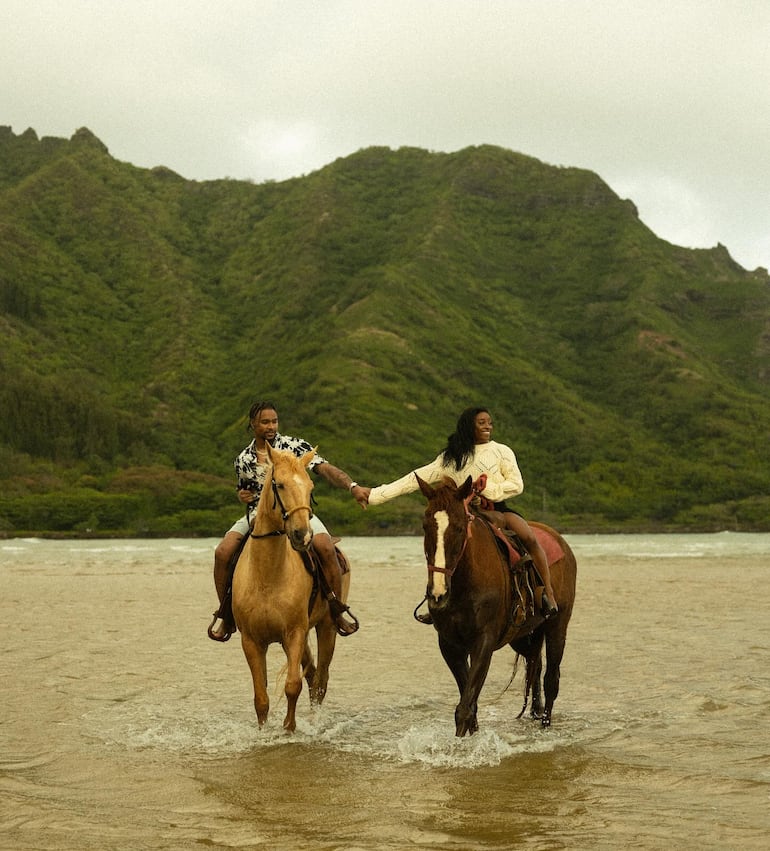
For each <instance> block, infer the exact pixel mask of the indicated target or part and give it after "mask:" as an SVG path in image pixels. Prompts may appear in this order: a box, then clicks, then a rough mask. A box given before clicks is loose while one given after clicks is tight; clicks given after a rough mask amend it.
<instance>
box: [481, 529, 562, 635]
mask: <svg viewBox="0 0 770 851" xmlns="http://www.w3.org/2000/svg"><path fill="white" fill-rule="evenodd" d="M478 517H479V519H481V520H483V521H484V522H485V523H486V524H487V526H488V527H489V529H490V530H491V532H492V534H493V536H494V539H495V543H496V544H497V547H498V549H499V550H500V554H501V555H502V557H503V558H504V559H505V563H506V564H507V565H508V570H509V571H510V574H511V585H512V587H513V606H512V610H511V621H512V622H513V624H514V625H515V626H521V625H523V624H524V623H525V622H526V621H528V620H529V619H530V618H534V617H535V615H536V614H537V613H539V612H540V608H541V605H542V598H543V592H544V591H545V583H544V582H543V579H542V577H541V576H540V572H539V571H538V569H537V567H535V562H534V561H533V560H532V556H531V555H530V554H529V552H528V551H527V548H526V547H525V546H524V544H523V543H522V541H521V538H519V536H518V535H517V534H516V533H515V532H512V531H510V530H509V529H501V528H500V527H499V526H496V525H495V524H494V523H492V522H491V521H490V520H488V519H487V518H486V517H484V516H483V514H478ZM538 531H539V530H538ZM538 538H540V535H538ZM541 543H542V542H541ZM547 555H548V556H549V562H550V560H551V559H550V555H551V554H550V553H547Z"/></svg>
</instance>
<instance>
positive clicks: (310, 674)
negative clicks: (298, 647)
mask: <svg viewBox="0 0 770 851" xmlns="http://www.w3.org/2000/svg"><path fill="white" fill-rule="evenodd" d="M302 675H303V676H304V678H305V682H306V683H307V687H308V688H309V689H310V700H311V701H312V700H313V682H314V680H315V676H316V666H315V658H314V657H313V651H312V650H311V649H310V642H309V641H308V639H307V637H306V638H305V649H304V650H303V651H302Z"/></svg>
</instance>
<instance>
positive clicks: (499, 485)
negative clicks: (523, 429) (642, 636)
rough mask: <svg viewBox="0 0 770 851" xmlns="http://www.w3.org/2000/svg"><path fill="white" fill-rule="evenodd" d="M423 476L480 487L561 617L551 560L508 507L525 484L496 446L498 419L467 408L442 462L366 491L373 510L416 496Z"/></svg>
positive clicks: (547, 603) (508, 454)
mask: <svg viewBox="0 0 770 851" xmlns="http://www.w3.org/2000/svg"><path fill="white" fill-rule="evenodd" d="M418 476H419V478H420V479H422V480H423V481H424V482H428V483H429V484H435V483H438V482H440V481H442V480H443V479H444V478H445V477H449V478H451V479H452V480H453V481H454V482H455V483H456V484H458V485H459V484H462V483H463V482H464V481H465V479H467V478H468V476H471V478H472V479H473V481H474V482H475V481H479V480H480V484H479V491H480V496H481V497H483V498H484V499H485V500H486V501H487V502H488V503H491V505H490V506H489V507H490V508H493V509H494V510H495V511H496V512H499V514H500V518H501V521H502V525H504V526H505V528H507V529H509V530H510V531H512V532H514V533H515V534H516V536H517V537H518V538H519V540H521V542H522V544H523V545H524V547H525V548H526V550H527V552H528V553H529V554H530V555H531V556H532V561H533V562H534V563H535V567H536V568H537V571H538V573H539V574H540V576H541V578H542V580H543V584H544V585H545V593H544V594H543V602H542V612H543V615H544V616H545V617H553V616H554V615H555V614H556V613H557V612H558V607H557V605H556V596H555V595H554V593H553V588H552V587H551V572H550V570H549V569H548V559H547V558H546V555H545V552H544V551H543V548H542V547H541V546H540V543H539V542H538V540H537V537H536V536H535V534H534V532H533V531H532V529H531V528H530V526H529V524H528V523H527V521H526V520H525V519H524V518H523V517H522V516H521V515H520V514H519V513H518V512H516V511H514V510H513V509H512V508H510V507H509V506H508V505H507V504H506V500H507V499H510V498H511V497H514V496H518V495H519V494H520V493H521V492H522V491H523V490H524V480H523V479H522V476H521V471H520V470H519V465H518V464H517V463H516V456H515V455H514V454H513V450H512V449H511V448H510V447H509V446H506V445H505V444H504V443H497V442H495V441H494V440H492V417H491V415H490V413H489V410H488V409H487V408H466V409H465V410H464V411H463V412H462V413H461V414H460V416H459V418H458V420H457V426H456V427H455V430H454V432H453V433H452V434H450V435H449V437H448V439H447V445H446V446H445V447H444V449H443V450H442V452H441V453H440V454H439V455H438V456H437V458H436V459H435V460H434V461H433V462H431V463H430V464H427V465H426V466H424V467H419V468H418V469H416V470H412V472H410V473H407V475H405V476H402V477H401V478H400V479H396V481H394V482H390V483H389V484H386V485H379V486H378V487H376V488H364V491H365V492H366V495H367V498H368V504H369V505H380V504H382V503H383V502H387V501H388V500H390V499H394V498H395V497H397V496H402V495H403V494H406V493H412V492H413V491H416V490H417V488H418V480H417V477H418ZM418 620H420V621H421V622H422V623H431V617H430V615H420V616H419V617H418Z"/></svg>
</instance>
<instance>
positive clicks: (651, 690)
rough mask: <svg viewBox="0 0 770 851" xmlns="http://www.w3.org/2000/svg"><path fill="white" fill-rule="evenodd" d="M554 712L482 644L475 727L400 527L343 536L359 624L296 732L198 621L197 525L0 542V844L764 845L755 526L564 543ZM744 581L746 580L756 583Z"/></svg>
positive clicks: (763, 569) (277, 696)
mask: <svg viewBox="0 0 770 851" xmlns="http://www.w3.org/2000/svg"><path fill="white" fill-rule="evenodd" d="M568 540H569V542H570V544H571V545H572V547H573V549H574V550H575V552H576V555H577V558H578V596H577V601H576V605H575V612H574V614H573V618H572V623H571V624H570V629H569V635H568V640H567V649H566V653H565V658H564V662H563V664H562V676H561V692H560V695H559V698H558V700H557V702H556V706H555V709H554V718H553V726H552V727H551V728H550V729H549V730H546V731H543V730H541V729H540V728H539V727H538V726H537V725H536V724H534V723H533V722H531V721H529V720H528V719H526V718H522V719H521V720H516V715H517V714H518V712H519V710H520V709H521V705H522V702H523V665H522V666H521V669H520V670H519V672H518V674H517V676H516V678H515V679H514V681H513V684H512V685H510V687H509V681H510V679H511V673H512V666H513V661H514V655H513V653H512V652H510V651H508V650H504V651H499V652H498V653H497V654H495V657H494V660H493V664H492V667H491V670H490V673H489V676H488V678H487V683H486V686H485V689H484V691H483V693H482V696H481V701H480V712H479V725H480V730H479V732H478V733H477V734H476V735H475V736H473V737H470V738H466V739H456V738H455V736H454V723H453V712H454V706H455V703H456V702H457V696H456V690H455V686H454V682H453V680H452V678H451V676H450V674H449V672H448V670H447V669H446V667H445V666H444V663H443V661H442V660H441V657H440V655H439V652H438V648H437V645H436V637H435V632H434V631H433V630H432V629H431V628H430V627H425V626H422V625H420V624H417V623H416V622H415V621H414V620H413V619H412V616H411V613H412V609H413V608H414V606H415V605H416V604H417V602H419V600H420V598H421V597H422V593H423V590H424V584H425V578H426V577H425V567H424V563H423V556H422V541H421V540H420V539H418V538H396V539H383V538H348V539H345V540H344V541H343V543H342V546H343V548H344V550H345V552H346V553H347V554H348V556H349V557H350V560H351V562H352V566H353V579H352V588H351V604H352V607H353V610H354V611H355V613H356V614H357V615H358V616H359V618H360V619H361V622H362V628H361V630H360V632H359V633H358V634H357V635H355V636H353V637H351V638H348V639H340V640H339V641H338V643H337V652H336V655H335V659H334V663H333V666H332V674H331V680H330V688H329V693H328V696H327V698H326V702H325V703H324V706H323V707H322V708H321V709H320V710H311V707H310V705H309V701H308V699H307V694H306V693H304V694H303V695H302V697H301V699H300V705H299V710H298V730H297V732H296V733H295V734H293V735H289V734H286V733H285V732H284V731H283V729H282V726H281V725H282V720H283V714H284V711H285V701H284V699H283V696H282V684H281V682H280V680H278V678H277V674H278V672H279V669H280V668H281V666H282V664H283V657H282V654H281V652H280V650H279V649H278V648H274V651H272V652H271V656H270V662H271V666H270V676H271V682H270V689H271V695H272V708H271V713H270V718H269V720H268V724H267V725H266V727H265V728H264V729H263V730H259V729H258V728H257V725H256V720H255V717H254V714H253V705H252V702H251V701H252V695H251V680H250V677H249V673H248V669H247V666H246V663H245V660H244V658H243V654H242V652H241V650H240V646H239V642H238V640H237V638H234V639H233V640H232V641H230V642H229V643H228V644H225V645H220V644H216V643H214V642H211V641H209V640H208V639H207V638H206V627H207V626H208V622H209V620H210V612H211V611H212V609H213V607H214V606H213V603H214V600H213V591H212V586H211V575H210V564H211V559H212V553H213V548H214V545H215V543H216V542H215V541H213V540H191V541H184V540H182V541H180V540H169V541H144V540H137V541H40V540H9V541H0V583H1V587H2V595H0V597H1V599H0V613H1V614H2V618H1V620H2V625H3V627H4V629H3V635H4V640H3V645H2V653H0V674H2V682H3V704H2V706H3V708H2V715H1V716H0V718H2V724H1V725H0V746H1V747H0V847H1V848H8V849H10V848H13V849H43V848H45V849H56V850H57V851H58V849H91V848H94V849H97V848H98V849H113V848H114V849H143V848H147V849H189V848H195V847H205V848H243V849H247V848H269V849H278V851H283V850H284V849H285V851H298V849H311V848H312V849H319V851H320V849H342V848H345V849H413V848H414V849H438V848H442V849H468V850H469V851H470V849H509V848H517V847H521V848H536V849H537V848H542V849H553V848H570V849H573V848H594V849H595V848H600V849H618V848H628V847H633V848H645V849H647V848H649V849H656V848H661V849H662V848H670V847H672V846H674V845H676V846H678V847H683V848H715V849H716V848H719V849H725V848H729V849H731V848H736V849H737V848H744V849H754V848H757V849H759V848H765V847H766V844H767V836H768V832H769V831H770V733H768V730H769V729H770V725H769V723H768V722H770V672H769V671H768V656H769V651H770V618H768V616H767V612H768V609H770V605H769V604H770V592H769V591H768V587H767V581H766V580H767V577H768V569H769V568H770V536H768V535H743V534H734V533H723V534H719V535H659V536H644V535H621V536H609V535H602V536H581V535H576V536H572V537H569V539H568ZM763 580H764V581H763Z"/></svg>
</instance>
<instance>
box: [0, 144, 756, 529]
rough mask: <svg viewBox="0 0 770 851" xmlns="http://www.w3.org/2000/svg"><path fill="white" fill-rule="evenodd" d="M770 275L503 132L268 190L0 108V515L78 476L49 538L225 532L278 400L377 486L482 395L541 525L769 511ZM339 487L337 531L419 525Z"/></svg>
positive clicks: (372, 152) (684, 519) (747, 523)
mask: <svg viewBox="0 0 770 851" xmlns="http://www.w3.org/2000/svg"><path fill="white" fill-rule="evenodd" d="M768 283H769V281H768V275H767V272H766V270H764V269H757V270H754V271H752V272H749V271H746V270H744V269H742V268H741V267H740V266H739V265H738V264H737V263H735V261H734V260H733V259H732V258H731V257H730V255H729V251H728V250H727V249H726V248H724V247H723V246H716V247H715V248H712V249H694V250H691V249H685V248H681V247H678V246H673V245H670V244H669V243H667V242H666V241H665V240H661V239H659V238H658V237H657V236H656V235H655V234H654V233H653V232H652V231H651V230H650V229H649V228H647V227H646V225H644V224H643V223H642V222H641V221H640V220H639V218H638V214H637V211H636V208H635V206H634V205H633V203H632V202H631V201H629V200H624V199H620V198H618V197H617V195H615V193H614V192H613V191H612V190H611V189H610V187H608V186H607V185H606V184H605V183H604V182H603V181H602V180H601V179H600V178H599V177H598V176H596V175H594V174H593V173H591V172H588V171H585V170H582V169H575V168H562V167H554V166H549V165H546V164H544V163H541V162H540V161H538V160H536V159H534V158H532V157H526V156H524V155H522V154H517V153H515V152H512V151H507V150H505V149H502V148H497V147H494V146H489V145H480V146H476V147H473V148H466V149H464V150H462V151H458V152H456V153H454V154H434V153H430V152H427V151H423V150H421V149H417V148H403V149H399V150H397V151H393V150H391V149H389V148H385V147H373V148H367V149H364V150H361V151H359V152H357V153H355V154H353V155H351V156H349V157H345V158H341V159H338V160H335V161H334V162H332V163H330V164H329V165H327V166H325V167H323V168H322V169H319V170H318V171H316V172H313V173H312V174H310V175H307V176H304V177H302V178H293V179H291V180H288V181H283V182H281V183H272V182H268V183H265V184H260V185H255V184H251V183H248V182H243V181H235V180H230V179H223V180H217V181H204V182H195V181H189V180H186V179H185V178H183V177H181V176H179V175H177V174H175V173H174V172H172V171H171V170H169V169H166V168H165V167H162V166H159V167H156V168H154V169H149V170H148V169H139V168H136V167H134V166H132V165H130V164H128V163H122V162H119V161H116V160H114V159H113V158H112V157H111V156H110V154H109V151H108V150H107V148H106V147H105V146H104V145H103V144H102V143H101V142H100V141H99V140H98V139H97V138H96V136H94V134H93V133H91V132H90V131H88V130H86V129H85V128H82V129H81V130H78V131H77V132H76V133H75V134H74V136H73V137H72V139H71V140H69V141H67V140H55V139H50V138H49V137H44V138H43V139H38V138H37V135H36V134H34V131H32V132H30V131H27V132H26V133H24V134H22V135H21V136H14V135H13V133H12V131H10V128H0V329H2V344H1V345H2V348H1V349H0V405H2V408H3V410H5V411H6V417H5V418H4V420H5V423H4V425H0V453H2V455H3V456H4V457H5V459H6V462H7V463H6V464H5V465H3V466H5V468H6V472H5V475H4V476H3V475H2V474H0V481H2V482H3V490H4V491H5V493H6V494H7V495H6V496H3V497H2V498H0V531H2V530H5V531H6V533H12V534H15V533H16V532H17V531H18V530H29V529H39V527H38V526H29V525H25V523H27V522H28V518H33V517H35V516H36V515H37V516H39V515H40V511H37V512H36V511H35V508H34V506H35V504H36V500H37V505H38V506H40V505H43V502H44V501H45V500H46V499H47V500H48V501H49V502H51V503H57V502H58V504H66V503H67V502H68V501H73V500H74V499H75V496H76V495H78V494H77V493H76V492H78V491H80V490H85V491H88V493H85V494H80V497H82V506H85V507H81V508H80V509H78V510H75V511H72V512H69V513H68V514H67V517H66V518H64V519H62V520H57V519H55V518H51V517H50V513H49V514H48V515H46V516H48V517H49V519H48V520H46V521H45V526H44V527H43V529H42V531H46V530H47V531H59V532H62V533H63V532H67V531H80V532H82V531H83V529H85V528H90V529H92V531H93V530H102V531H104V530H112V531H124V532H125V531H126V530H127V529H128V530H131V529H135V530H136V531H138V532H142V533H147V534H150V533H177V532H178V533H185V532H188V533H198V534H203V533H205V534H216V533H217V531H221V530H222V529H223V528H226V525H224V523H225V518H226V517H230V516H235V515H237V512H238V505H237V503H236V502H235V500H234V498H233V494H232V479H231V470H232V467H231V462H232V458H233V457H234V454H235V453H236V452H237V451H238V450H239V449H240V448H242V446H243V445H244V444H245V443H246V441H247V440H248V435H247V434H246V432H245V430H244V429H243V425H244V422H243V415H244V413H245V410H246V409H247V407H248V404H249V402H250V401H251V399H252V398H253V397H255V396H260V395H266V396H269V397H272V398H273V399H274V400H275V402H276V404H278V406H279V412H280V413H281V419H282V428H284V429H285V430H286V431H287V432H288V433H299V434H302V435H303V436H306V437H308V439H311V441H312V442H314V443H319V444H320V449H319V451H321V453H322V454H324V455H325V456H326V457H328V458H329V460H331V461H332V462H333V463H336V464H338V465H339V466H342V467H344V468H345V469H348V470H349V472H351V474H353V475H354V476H355V478H357V479H358V480H359V481H363V482H367V483H371V484H376V483H378V482H379V481H383V480H387V479H390V478H395V477H396V476H397V475H401V474H403V473H404V472H406V471H407V470H408V469H410V468H411V467H414V466H417V465H419V464H421V463H425V462H427V461H428V460H430V459H431V458H433V457H434V456H435V455H436V454H437V452H438V451H439V450H440V449H441V447H442V445H443V442H444V439H445V437H446V435H447V434H448V433H449V431H451V429H452V426H453V424H454V420H455V419H456V417H457V414H458V413H459V411H460V410H461V409H462V408H463V407H465V405H466V404H478V403H480V404H486V405H488V406H489V407H490V408H491V409H492V412H493V414H494V416H495V419H496V421H497V423H498V429H497V437H498V439H500V440H503V441H504V442H506V443H509V444H511V445H512V446H513V448H514V450H515V451H516V453H517V456H518V457H519V460H520V463H521V466H522V470H523V472H524V476H525V482H526V484H527V490H526V491H525V494H524V495H523V496H522V497H521V498H520V500H519V501H518V502H519V504H520V506H521V508H522V511H523V512H524V513H525V514H527V515H531V513H532V511H537V512H540V515H541V518H542V513H543V511H546V514H547V517H546V519H548V520H553V521H554V522H556V523H557V524H558V525H559V526H560V527H561V528H573V529H607V528H616V529H629V528H660V529H670V528H675V529H681V528H693V529H696V528H697V529H701V528H709V529H712V528H731V529H734V528H751V529H756V528H762V529H765V528H767V524H768V520H767V518H768V516H770V511H768V510H767V509H768V508H770V503H768V499H767V497H765V496H764V494H767V493H768V485H770V468H769V466H768V462H767V460H766V459H765V458H764V452H763V443H764V441H765V439H766V435H767V434H768V425H770V417H768V405H767V401H768V395H769V393H770V390H769V388H770V372H768V365H769V363H770V287H769V286H768ZM132 470H133V471H142V470H143V471H144V473H141V474H140V473H139V472H136V474H134V473H132V472H131V471H132ZM153 471H154V473H153ZM153 475H155V476H157V478H158V480H159V481H162V482H163V483H164V488H167V489H169V491H170V497H169V501H168V502H169V504H168V505H166V504H165V503H164V501H163V500H164V497H163V488H157V487H155V485H153V483H152V478H153ZM195 476H200V477H201V480H200V481H199V482H195V481H194V479H195ZM191 477H192V478H191ZM128 479H131V480H132V481H133V482H134V485H135V483H136V481H139V480H141V481H142V482H143V483H144V484H143V487H144V490H142V489H141V488H139V490H138V491H137V490H134V491H132V493H133V496H134V497H135V501H134V503H131V505H133V506H134V507H133V508H131V507H130V505H128V503H126V505H125V506H124V508H125V512H126V513H125V516H124V519H123V521H122V522H121V523H120V524H118V526H117V527H115V526H114V524H115V522H117V521H116V520H115V519H113V515H114V516H115V517H117V516H118V514H119V512H117V510H116V511H114V512H113V515H110V516H107V515H109V511H108V506H109V505H112V502H111V500H112V501H113V502H114V501H115V500H117V499H118V497H120V496H126V495H127V494H126V493H123V494H121V493H120V492H116V491H115V490H114V483H115V482H123V483H124V484H125V482H126V481H127V480H128ZM84 480H85V483H86V484H87V485H88V487H85V486H83V482H84ZM25 483H26V484H25ZM30 483H31V485H32V487H31V489H30ZM46 483H47V484H46ZM215 483H216V484H215ZM318 490H319V498H321V493H320V492H321V491H322V486H321V485H319V487H318ZM52 494H55V495H56V497H55V498H52V497H51V495H52ZM322 496H323V504H324V506H325V508H324V512H323V513H324V517H325V518H326V517H327V515H328V516H329V517H331V519H332V520H333V521H334V523H335V526H336V527H338V528H340V529H342V530H343V531H347V530H352V531H359V532H361V531H362V530H365V531H367V532H372V533H385V532H393V531H403V530H404V529H407V530H410V531H415V530H417V529H418V528H419V525H418V524H417V520H418V519H419V509H420V504H419V500H417V499H415V500H412V499H411V498H404V500H403V501H400V503H401V504H398V505H397V504H392V505H389V506H385V507H383V508H378V509H371V510H370V511H368V512H366V513H363V512H359V513H355V511H354V509H355V508H356V507H355V506H353V505H352V501H349V502H346V501H345V499H344V497H343V496H342V495H341V494H340V493H339V492H333V491H328V490H326V491H323V495H322ZM41 500H43V502H41ZM89 500H90V502H89ZM124 502H125V500H124ZM46 504H47V503H46ZM116 504H117V503H116ZM89 506H90V507H89ZM326 506H328V507H326ZM356 510H357V509H356ZM78 511H80V515H78ZM131 511H133V514H131ZM25 512H26V514H25ZM49 512H50V509H49ZM84 513H85V515H86V516H81V515H83V514H84ZM25 518H26V519H25ZM72 518H76V519H74V520H72ZM38 522H40V521H38ZM68 523H69V526H68V525H67V524H68ZM110 523H112V524H113V526H110V525H109V524H110ZM74 527H80V528H79V529H75V528H74Z"/></svg>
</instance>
